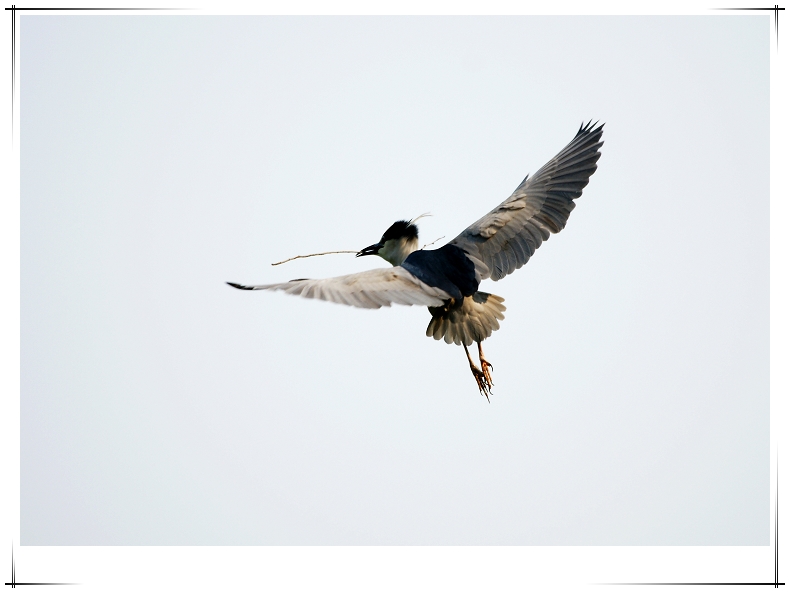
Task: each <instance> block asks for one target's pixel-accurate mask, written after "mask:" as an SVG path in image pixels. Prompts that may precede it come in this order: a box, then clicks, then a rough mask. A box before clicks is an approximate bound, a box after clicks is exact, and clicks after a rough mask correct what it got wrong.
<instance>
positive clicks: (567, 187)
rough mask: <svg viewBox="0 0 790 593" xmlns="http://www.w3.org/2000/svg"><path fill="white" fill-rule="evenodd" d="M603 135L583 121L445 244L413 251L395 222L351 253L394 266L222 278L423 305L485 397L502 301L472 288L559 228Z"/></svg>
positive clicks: (374, 302)
mask: <svg viewBox="0 0 790 593" xmlns="http://www.w3.org/2000/svg"><path fill="white" fill-rule="evenodd" d="M602 134H603V124H601V125H600V126H597V127H596V126H595V125H593V124H591V123H588V124H587V125H582V127H581V128H580V129H579V131H578V132H577V134H576V136H575V137H574V139H573V140H571V142H570V144H568V146H566V147H565V148H563V149H562V150H561V151H560V153H559V154H558V155H557V156H555V157H554V158H553V159H551V160H550V161H549V162H548V163H546V164H545V165H544V166H543V167H541V169H540V170H539V171H538V172H537V173H536V174H535V175H534V176H533V177H530V176H529V175H527V177H525V178H524V181H522V182H521V184H520V185H519V186H518V187H517V188H516V191H514V192H513V194H512V195H511V196H510V197H509V198H508V199H507V200H505V201H504V202H502V203H501V204H500V205H499V206H497V207H496V208H494V209H493V210H492V211H491V212H489V213H488V214H486V215H485V216H484V217H483V218H481V219H480V220H478V221H477V222H476V223H474V224H473V225H472V226H470V227H469V228H467V229H466V230H465V231H464V232H462V233H461V234H460V235H458V236H457V237H456V238H455V239H453V240H452V241H450V242H449V243H448V244H447V245H445V246H443V247H440V248H438V249H430V250H426V249H419V244H418V241H417V226H416V225H415V224H414V222H413V221H405V220H399V221H398V222H396V223H394V224H393V225H392V226H390V228H388V229H387V231H386V232H385V233H384V234H383V235H382V236H381V239H380V240H379V242H378V243H376V244H374V245H371V246H370V247H365V249H363V250H362V251H360V252H359V253H357V257H360V256H363V255H378V256H379V257H381V258H383V259H385V260H387V261H388V262H389V263H391V264H392V266H393V267H392V268H386V269H376V270H369V271H367V272H360V273H358V274H349V275H347V276H338V277H337V278H325V279H322V280H306V279H300V280H291V281H290V282H284V283H282V284H264V285H259V286H243V285H240V284H234V283H232V282H228V284H230V285H231V286H233V287H234V288H239V289H242V290H282V291H284V292H286V293H288V294H295V295H299V296H303V297H306V298H314V299H323V300H325V301H332V302H333V303H340V304H343V305H351V306H352V307H363V308H366V309H379V308H381V307H389V306H390V305H391V304H392V303H398V304H400V305H426V306H427V307H428V311H430V313H431V322H430V323H429V324H428V330H427V332H426V334H427V335H428V336H429V337H431V336H432V337H433V338H435V339H437V340H440V339H442V338H443V339H444V341H445V342H447V343H448V344H453V343H455V344H459V345H462V346H463V347H464V350H465V351H466V357H467V359H468V360H469V366H470V368H471V369H472V374H473V375H474V377H475V381H476V382H477V387H478V389H479V390H480V393H481V394H483V395H485V396H486V398H488V396H489V394H490V393H491V386H492V385H493V381H492V380H491V370H492V369H493V367H492V365H491V364H490V363H489V362H488V361H487V360H486V359H485V356H484V355H483V347H482V341H483V340H485V339H486V338H487V337H489V336H490V335H491V334H492V333H493V332H494V331H495V330H497V329H499V321H500V320H502V319H504V318H505V316H504V315H503V312H504V310H505V306H504V305H503V304H502V303H503V301H504V299H503V298H502V297H499V296H496V295H494V294H488V293H487V292H481V291H479V290H477V288H478V286H479V285H480V282H481V281H482V280H485V279H486V278H491V279H492V280H494V281H496V280H500V279H501V278H504V277H505V276H507V275H508V274H510V273H511V272H514V271H515V270H517V269H519V268H520V267H521V266H523V265H524V264H525V263H527V261H529V258H530V257H531V256H532V254H533V253H535V250H536V249H537V248H538V247H540V245H541V243H543V241H545V240H546V239H548V238H549V236H550V234H551V233H559V232H560V231H561V230H562V229H563V228H565V223H566V222H567V221H568V217H569V216H570V214H571V210H573V208H574V206H575V203H574V201H573V200H575V199H576V198H578V197H579V196H581V195H582V190H583V189H584V187H585V186H586V185H587V183H588V182H589V180H590V176H591V175H592V174H593V173H594V172H595V170H596V168H597V165H596V163H597V161H598V159H599V158H600V157H601V153H600V152H599V150H598V149H599V148H600V147H601V146H602V145H603V142H601V135H602ZM472 342H477V349H478V355H479V358H480V367H482V368H478V367H477V365H476V364H475V363H474V360H472V357H471V355H470V354H469V348H468V346H471V344H472Z"/></svg>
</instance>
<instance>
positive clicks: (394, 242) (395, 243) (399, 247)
mask: <svg viewBox="0 0 790 593" xmlns="http://www.w3.org/2000/svg"><path fill="white" fill-rule="evenodd" d="M419 244H420V242H419V241H418V240H417V239H416V238H415V239H406V238H401V239H390V240H389V241H385V242H384V247H382V248H381V249H379V252H378V256H379V257H382V258H384V259H385V260H387V261H388V262H389V263H391V264H392V265H393V266H399V265H401V264H402V263H403V261H404V260H405V259H406V258H407V257H409V254H410V253H411V252H412V251H417V247H418V245H419Z"/></svg>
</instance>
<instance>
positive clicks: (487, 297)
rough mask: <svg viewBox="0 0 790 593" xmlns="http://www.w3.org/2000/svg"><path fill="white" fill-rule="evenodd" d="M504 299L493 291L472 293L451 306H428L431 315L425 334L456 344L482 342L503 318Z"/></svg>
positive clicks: (496, 328)
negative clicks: (491, 292)
mask: <svg viewBox="0 0 790 593" xmlns="http://www.w3.org/2000/svg"><path fill="white" fill-rule="evenodd" d="M504 300H505V299H503V298H502V297H500V296H497V295H495V294H488V293H487V292H476V293H475V294H474V295H472V296H468V297H466V298H464V300H463V301H462V302H461V303H460V304H458V305H457V306H454V307H448V306H445V307H429V308H428V310H429V311H430V312H431V315H432V316H433V317H432V318H431V322H430V323H429V324H428V329H427V330H426V331H425V335H427V336H428V337H429V338H431V337H432V338H434V339H435V340H441V339H444V341H445V342H447V343H448V344H453V343H455V344H458V345H459V346H460V345H461V344H465V345H466V346H469V345H471V344H472V343H473V342H482V341H483V340H485V339H486V338H487V337H489V336H490V335H491V334H492V333H493V332H495V331H496V330H498V329H499V320H501V319H504V318H505V316H504V314H503V311H505V309H506V307H505V305H503V304H502V303H503V302H504Z"/></svg>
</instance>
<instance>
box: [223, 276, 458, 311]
mask: <svg viewBox="0 0 790 593" xmlns="http://www.w3.org/2000/svg"><path fill="white" fill-rule="evenodd" d="M228 284H230V285H231V286H232V287H234V288H239V289H241V290H282V291H283V292H287V293H288V294H295V295H297V296H302V297H305V298H308V299H322V300H324V301H331V302H333V303H340V304H341V305H351V306H352V307H362V308H365V309H379V308H381V307H389V306H390V305H391V304H392V303H397V304H399V305H426V306H428V307H438V306H440V305H442V303H444V301H445V300H447V299H449V298H450V295H449V294H447V293H446V292H445V291H443V290H441V289H438V288H434V287H432V286H428V285H427V284H425V283H424V282H422V281H420V280H418V279H417V278H415V277H414V276H413V275H412V274H410V273H409V272H408V271H407V270H405V269H404V268H401V267H400V266H397V267H393V268H380V269H376V270H368V271H366V272H359V273H358V274H348V275H347V276H338V277H336V278H323V279H321V280H307V279H300V280H291V281H290V282H283V283H282V284H262V285H258V286H243V285H241V284H234V283H233V282H228Z"/></svg>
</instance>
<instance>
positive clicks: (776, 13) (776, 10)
mask: <svg viewBox="0 0 790 593" xmlns="http://www.w3.org/2000/svg"><path fill="white" fill-rule="evenodd" d="M711 10H770V11H771V12H773V13H774V30H775V31H776V51H779V11H780V10H784V7H783V6H779V5H778V4H774V6H773V8H712V9H711Z"/></svg>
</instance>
